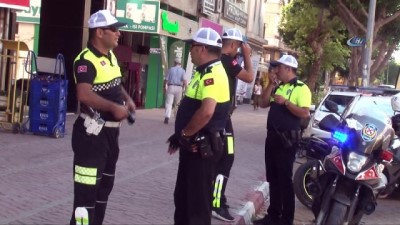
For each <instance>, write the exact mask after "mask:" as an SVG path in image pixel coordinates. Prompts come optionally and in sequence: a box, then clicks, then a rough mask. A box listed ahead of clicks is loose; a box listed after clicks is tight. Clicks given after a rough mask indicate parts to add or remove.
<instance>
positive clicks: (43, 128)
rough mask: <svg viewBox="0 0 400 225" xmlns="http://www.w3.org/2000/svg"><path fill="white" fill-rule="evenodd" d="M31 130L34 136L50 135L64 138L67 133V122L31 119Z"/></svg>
mask: <svg viewBox="0 0 400 225" xmlns="http://www.w3.org/2000/svg"><path fill="white" fill-rule="evenodd" d="M29 129H30V131H31V132H32V133H34V134H43V135H49V136H54V137H57V138H58V137H63V136H64V133H65V121H62V122H54V121H49V120H47V121H41V120H33V119H31V120H30V124H29Z"/></svg>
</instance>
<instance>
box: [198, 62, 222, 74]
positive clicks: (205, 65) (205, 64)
mask: <svg viewBox="0 0 400 225" xmlns="http://www.w3.org/2000/svg"><path fill="white" fill-rule="evenodd" d="M218 61H219V59H214V60H211V61H210V62H208V63H204V64H203V65H200V66H198V67H196V71H197V72H199V73H202V72H204V71H205V70H206V69H207V68H208V67H209V66H210V65H211V64H213V63H216V62H218Z"/></svg>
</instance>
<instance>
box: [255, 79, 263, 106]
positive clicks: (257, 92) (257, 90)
mask: <svg viewBox="0 0 400 225" xmlns="http://www.w3.org/2000/svg"><path fill="white" fill-rule="evenodd" d="M261 91H262V86H261V84H260V80H259V79H257V80H256V83H255V84H254V90H253V95H254V99H253V107H254V110H257V109H258V108H259V107H260V98H261Z"/></svg>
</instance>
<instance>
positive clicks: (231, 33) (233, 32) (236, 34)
mask: <svg viewBox="0 0 400 225" xmlns="http://www.w3.org/2000/svg"><path fill="white" fill-rule="evenodd" d="M222 39H232V40H237V41H243V35H242V32H240V30H239V29H237V28H229V29H227V30H225V32H224V34H222Z"/></svg>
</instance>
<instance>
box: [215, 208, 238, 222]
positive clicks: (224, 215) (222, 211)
mask: <svg viewBox="0 0 400 225" xmlns="http://www.w3.org/2000/svg"><path fill="white" fill-rule="evenodd" d="M212 215H213V216H214V217H215V218H217V219H220V220H223V221H227V222H232V221H234V220H235V218H233V216H231V214H229V211H228V209H227V208H214V207H213V209H212Z"/></svg>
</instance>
